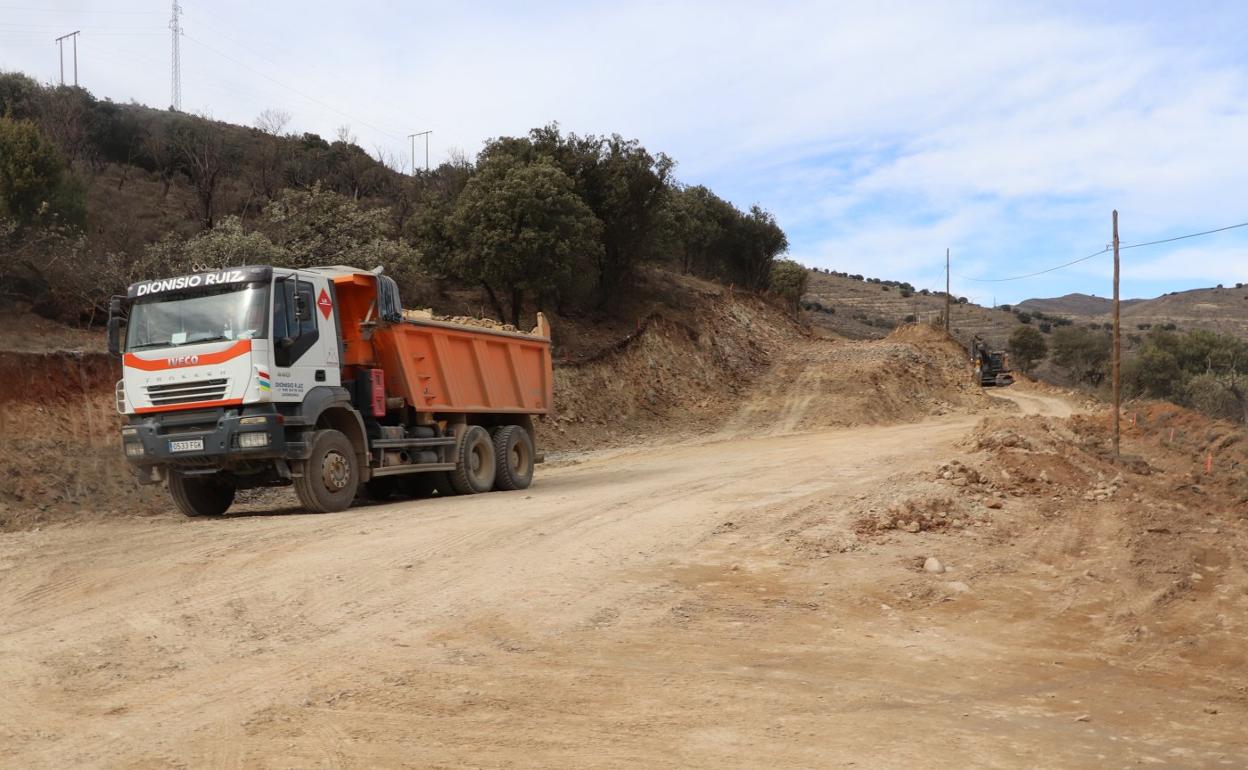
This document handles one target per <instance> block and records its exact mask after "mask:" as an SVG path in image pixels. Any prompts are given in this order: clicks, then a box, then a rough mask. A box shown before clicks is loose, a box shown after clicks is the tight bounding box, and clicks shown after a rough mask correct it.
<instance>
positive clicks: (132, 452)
mask: <svg viewBox="0 0 1248 770" xmlns="http://www.w3.org/2000/svg"><path fill="white" fill-rule="evenodd" d="M142 456H143V444H142V443H140V442H138V441H127V442H126V457H142Z"/></svg>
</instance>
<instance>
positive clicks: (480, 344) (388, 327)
mask: <svg viewBox="0 0 1248 770" xmlns="http://www.w3.org/2000/svg"><path fill="white" fill-rule="evenodd" d="M334 287H335V290H336V297H337V300H336V302H337V305H338V310H339V319H340V324H341V326H340V330H339V331H340V333H341V334H342V342H343V359H342V365H343V367H344V368H345V369H349V370H350V369H357V368H359V367H365V368H371V367H377V366H380V367H381V368H382V370H383V371H385V374H386V393H387V395H390V396H402V397H403V398H404V399H406V400H407V403H409V404H411V405H412V406H414V407H415V408H416V409H417V411H421V412H451V413H455V412H460V413H466V412H473V413H481V412H484V413H491V412H493V413H514V414H548V413H549V412H550V410H551V404H552V403H553V388H554V385H553V376H552V373H551V359H550V327H549V326H548V325H547V323H546V319H545V318H544V317H542V316H541V315H540V314H539V315H538V328H537V330H536V332H535V333H534V334H520V333H518V332H506V331H499V330H494V329H486V328H478V327H475V326H463V325H460V324H454V323H448V322H446V321H437V320H433V319H429V320H425V319H405V320H403V321H402V322H394V323H381V324H380V325H378V324H377V323H376V322H377V321H378V318H377V277H376V276H374V275H371V274H368V273H359V272H355V273H349V274H343V275H338V276H336V277H335V278H334ZM361 322H363V323H361Z"/></svg>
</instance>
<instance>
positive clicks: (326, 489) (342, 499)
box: [295, 430, 360, 513]
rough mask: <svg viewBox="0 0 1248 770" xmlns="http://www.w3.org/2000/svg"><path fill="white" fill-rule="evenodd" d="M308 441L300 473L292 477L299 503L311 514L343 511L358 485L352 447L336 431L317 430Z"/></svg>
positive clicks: (352, 497)
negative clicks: (307, 452)
mask: <svg viewBox="0 0 1248 770" xmlns="http://www.w3.org/2000/svg"><path fill="white" fill-rule="evenodd" d="M308 444H309V445H310V446H311V447H312V451H311V453H310V454H309V455H308V459H307V461H305V462H304V465H303V475H302V476H297V477H295V494H296V495H298V496H299V502H300V503H302V504H303V507H304V508H307V509H308V510H309V511H311V512H313V513H336V512H338V511H345V510H346V509H347V508H348V507H350V505H351V502H352V501H353V500H355V493H356V490H358V489H359V486H360V467H359V460H358V459H356V456H355V447H353V446H351V441H350V440H349V439H348V438H347V437H346V436H345V435H343V434H342V433H341V432H340V431H336V430H318V431H316V432H315V433H313V434H312V440H311V441H309V442H308Z"/></svg>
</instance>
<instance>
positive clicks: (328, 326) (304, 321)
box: [272, 273, 341, 401]
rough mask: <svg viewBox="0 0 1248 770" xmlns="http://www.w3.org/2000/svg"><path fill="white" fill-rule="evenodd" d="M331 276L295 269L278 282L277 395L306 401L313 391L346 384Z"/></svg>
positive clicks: (275, 289) (275, 327)
mask: <svg viewBox="0 0 1248 770" xmlns="http://www.w3.org/2000/svg"><path fill="white" fill-rule="evenodd" d="M333 312H334V306H333V299H332V294H331V292H330V290H329V281H328V280H327V279H326V278H324V277H323V276H317V275H306V276H305V275H301V274H298V273H292V274H289V275H284V276H277V277H276V278H275V279H274V281H273V372H272V375H273V380H272V382H273V400H274V401H302V400H303V398H304V396H305V395H306V394H307V392H308V391H309V390H311V389H312V388H315V387H319V386H326V385H328V386H338V385H341V381H340V371H339V367H338V334H337V327H336V325H335V323H334V318H333Z"/></svg>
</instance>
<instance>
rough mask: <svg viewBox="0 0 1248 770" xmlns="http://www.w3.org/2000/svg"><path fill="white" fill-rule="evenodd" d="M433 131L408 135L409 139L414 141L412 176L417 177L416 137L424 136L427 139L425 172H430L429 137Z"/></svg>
mask: <svg viewBox="0 0 1248 770" xmlns="http://www.w3.org/2000/svg"><path fill="white" fill-rule="evenodd" d="M432 133H433V132H432V131H421V132H420V133H418V134H408V135H407V138H408V139H411V140H412V176H416V137H418V136H423V137H424V138H425V171H428V170H429V135H430V134H432Z"/></svg>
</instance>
